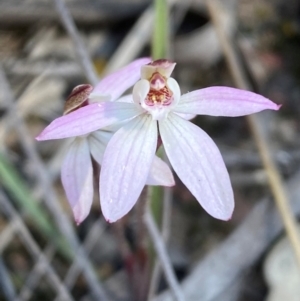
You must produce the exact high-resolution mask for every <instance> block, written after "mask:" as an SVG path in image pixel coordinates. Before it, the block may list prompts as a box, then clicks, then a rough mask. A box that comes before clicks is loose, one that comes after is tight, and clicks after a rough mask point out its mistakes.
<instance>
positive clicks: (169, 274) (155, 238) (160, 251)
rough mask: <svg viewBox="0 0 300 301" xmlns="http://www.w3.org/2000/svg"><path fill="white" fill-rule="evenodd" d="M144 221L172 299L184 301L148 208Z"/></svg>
mask: <svg viewBox="0 0 300 301" xmlns="http://www.w3.org/2000/svg"><path fill="white" fill-rule="evenodd" d="M144 221H145V224H146V227H147V229H148V231H149V234H150V237H151V239H152V242H153V245H154V248H155V251H156V253H157V255H158V257H159V259H160V262H161V265H162V268H163V270H164V273H165V276H166V279H167V282H168V284H169V286H170V289H171V291H172V293H173V295H174V298H175V299H176V300H177V301H184V300H185V298H184V295H183V293H182V291H181V288H180V284H179V283H178V280H177V279H176V276H175V273H174V270H173V267H172V264H171V262H170V259H169V256H168V253H167V250H166V247H165V244H164V241H163V239H162V237H161V236H160V233H159V231H158V228H157V226H156V223H155V221H154V219H153V216H152V214H151V212H150V208H149V206H147V207H146V212H145V215H144Z"/></svg>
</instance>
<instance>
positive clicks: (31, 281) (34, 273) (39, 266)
mask: <svg viewBox="0 0 300 301" xmlns="http://www.w3.org/2000/svg"><path fill="white" fill-rule="evenodd" d="M43 253H44V257H40V258H38V260H37V262H36V264H35V265H34V267H33V269H32V270H31V272H30V274H29V275H28V276H27V277H26V282H25V284H24V285H23V287H22V289H21V290H20V293H19V299H20V300H22V301H27V300H29V299H30V298H31V297H32V294H33V291H34V289H35V288H36V286H37V285H38V284H39V282H40V280H41V278H42V276H43V275H44V274H45V273H46V269H45V263H44V259H45V258H46V259H47V260H48V262H49V263H50V262H51V260H52V257H53V255H54V253H55V248H54V246H53V245H52V244H49V245H48V246H47V247H46V249H45V250H44V251H43Z"/></svg>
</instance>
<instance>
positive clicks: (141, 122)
mask: <svg viewBox="0 0 300 301" xmlns="http://www.w3.org/2000/svg"><path fill="white" fill-rule="evenodd" d="M174 67H175V63H173V62H171V61H168V60H158V61H154V62H152V63H149V64H147V65H143V66H142V67H141V80H139V81H138V82H137V83H136V84H135V86H134V88H133V95H132V96H133V100H132V102H126V103H124V102H104V103H100V104H92V105H89V106H87V107H83V108H80V109H78V110H77V111H75V112H74V113H71V114H73V115H72V116H71V114H69V115H67V116H63V117H60V118H58V119H56V120H55V121H54V122H53V123H51V124H50V125H49V126H48V127H47V128H46V129H45V130H44V132H43V133H42V134H41V136H42V138H43V139H55V138H64V137H70V136H78V135H84V134H87V133H90V132H92V131H95V130H96V129H100V128H103V127H106V126H109V125H113V124H116V123H119V122H122V124H123V126H122V127H121V128H120V129H119V130H118V131H117V132H116V133H115V134H114V135H113V137H112V138H111V139H110V141H109V142H108V144H107V147H106V150H105V152H104V156H103V160H102V168H101V174H100V201H101V209H102V213H103V215H104V217H105V218H106V220H107V221H109V222H114V221H117V220H118V219H120V218H121V217H123V216H124V215H125V214H127V213H128V212H129V211H130V210H131V208H132V207H133V206H134V204H135V203H136V201H137V199H138V197H139V195H140V193H141V191H142V189H143V187H144V186H145V184H146V180H147V177H148V174H149V171H150V169H151V164H152V162H153V158H154V156H155V152H156V149H157V142H158V135H160V137H161V140H162V143H163V145H164V148H165V151H166V153H167V156H168V158H169V160H170V163H171V165H172V167H173V169H174V170H175V172H176V173H177V175H178V177H179V178H180V179H181V181H182V182H183V183H184V184H185V185H186V187H187V188H188V189H189V190H190V191H191V193H192V194H193V195H194V196H195V198H196V199H197V200H198V202H199V203H200V204H201V205H202V207H203V208H204V209H205V210H206V211H207V212H208V213H209V214H210V215H212V216H213V217H215V218H218V219H222V220H228V219H230V217H231V215H232V212H233V209H234V198H233V191H232V187H231V183H230V179H229V175H228V172H227V169H226V167H225V164H224V161H223V159H222V157H221V154H220V152H219V150H218V148H217V146H216V145H215V143H214V142H213V141H212V139H211V138H210V137H209V136H208V135H207V134H206V133H205V132H204V131H203V130H201V129H200V128H199V127H197V126H196V125H194V124H193V123H191V122H189V121H188V120H187V119H189V118H190V117H192V116H194V115H195V114H198V115H211V116H229V117H236V116H244V115H248V114H252V113H256V112H259V111H262V110H265V109H271V110H278V109H279V107H280V106H278V105H276V104H275V103H273V102H272V101H270V100H268V99H266V98H265V97H263V96H261V95H258V94H255V93H252V92H249V91H243V90H239V89H234V88H229V87H209V88H204V89H200V90H196V91H193V92H190V93H187V94H184V95H181V92H180V87H179V85H178V83H177V82H176V81H175V79H173V78H171V77H170V76H171V73H172V71H173V69H174Z"/></svg>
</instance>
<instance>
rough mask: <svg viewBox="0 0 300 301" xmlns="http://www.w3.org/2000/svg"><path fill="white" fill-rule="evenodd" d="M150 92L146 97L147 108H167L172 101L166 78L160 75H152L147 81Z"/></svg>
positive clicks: (171, 93)
mask: <svg viewBox="0 0 300 301" xmlns="http://www.w3.org/2000/svg"><path fill="white" fill-rule="evenodd" d="M149 83H150V90H149V92H148V94H147V96H146V99H145V104H146V105H148V106H154V105H163V106H167V105H169V104H171V102H172V101H173V92H172V91H171V90H170V89H169V88H168V86H167V82H166V78H165V77H164V76H162V75H161V74H160V73H158V72H155V73H153V75H152V77H151V78H150V80H149Z"/></svg>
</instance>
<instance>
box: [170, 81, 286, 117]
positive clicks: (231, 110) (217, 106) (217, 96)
mask: <svg viewBox="0 0 300 301" xmlns="http://www.w3.org/2000/svg"><path fill="white" fill-rule="evenodd" d="M279 108H280V106H279V105H277V104H275V103H274V102H272V101H271V100H269V99H267V98H265V97H263V96H261V95H259V94H256V93H253V92H250V91H245V90H240V89H235V88H229V87H209V88H205V89H200V90H196V91H193V92H190V93H187V94H184V95H182V96H181V99H180V102H179V103H178V105H177V106H176V108H174V111H176V112H179V113H190V114H198V115H211V116H229V117H236V116H244V115H248V114H253V113H256V112H260V111H263V110H266V109H270V110H278V109H279Z"/></svg>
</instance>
